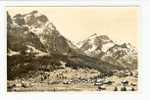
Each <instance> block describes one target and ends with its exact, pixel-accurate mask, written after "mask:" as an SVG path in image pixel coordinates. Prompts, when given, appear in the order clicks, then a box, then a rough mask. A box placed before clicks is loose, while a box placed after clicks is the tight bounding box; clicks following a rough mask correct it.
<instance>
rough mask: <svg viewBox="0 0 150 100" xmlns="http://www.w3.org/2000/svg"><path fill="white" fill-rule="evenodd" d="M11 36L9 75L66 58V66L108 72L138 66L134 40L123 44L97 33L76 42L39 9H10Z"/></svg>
mask: <svg viewBox="0 0 150 100" xmlns="http://www.w3.org/2000/svg"><path fill="white" fill-rule="evenodd" d="M7 39H8V40H7V44H8V45H7V55H8V77H12V75H13V76H15V75H16V76H17V75H18V74H19V73H23V72H25V73H28V70H37V69H38V68H39V67H40V65H41V64H44V65H47V64H51V65H56V66H60V65H61V64H62V62H63V64H65V66H66V67H72V68H78V67H88V68H95V69H98V70H99V71H101V72H104V73H110V72H113V70H124V69H135V68H137V52H136V49H135V48H134V47H133V46H132V45H131V44H130V43H124V44H121V45H119V44H116V43H115V42H113V41H112V40H111V39H110V38H109V37H108V36H106V35H97V34H96V33H94V34H93V35H91V36H90V37H88V38H87V39H85V40H83V41H80V42H79V43H77V44H73V43H72V42H71V40H68V39H67V38H65V37H64V36H63V35H61V33H60V32H59V31H58V30H57V28H56V26H55V25H53V23H51V22H50V21H49V19H48V18H47V17H46V16H45V15H43V14H40V13H39V12H38V11H32V12H29V13H26V14H17V15H15V16H10V15H9V13H8V12H7ZM27 66H30V68H29V67H27ZM31 67H32V68H31ZM53 67H54V66H53ZM20 69H22V70H20ZM23 69H26V71H24V70H23ZM56 69H57V68H56ZM18 71H19V72H18ZM16 72H18V74H17V73H16Z"/></svg>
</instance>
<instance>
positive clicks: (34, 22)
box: [7, 11, 77, 55]
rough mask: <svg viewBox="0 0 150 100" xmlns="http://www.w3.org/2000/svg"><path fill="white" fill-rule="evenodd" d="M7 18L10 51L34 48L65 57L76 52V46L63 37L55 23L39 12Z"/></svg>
mask: <svg viewBox="0 0 150 100" xmlns="http://www.w3.org/2000/svg"><path fill="white" fill-rule="evenodd" d="M7 18H8V28H9V29H8V30H9V32H8V48H9V47H10V49H13V50H15V51H16V50H17V51H19V49H21V48H28V47H32V48H35V49H38V50H40V51H44V52H47V53H48V54H51V53H60V54H64V55H66V54H71V53H75V52H76V50H75V49H77V48H76V46H75V45H73V44H72V43H71V42H70V41H69V40H68V39H66V38H65V37H64V36H62V35H61V34H60V33H59V32H58V30H57V29H56V27H55V26H54V25H53V23H51V22H50V21H49V20H48V18H47V17H46V16H45V15H42V14H40V13H39V12H38V11H32V12H30V13H27V14H23V15H21V14H17V15H15V16H14V17H13V18H11V17H10V15H9V14H8V17H7ZM14 45H16V46H15V47H14ZM17 45H18V46H17ZM21 45H22V46H21ZM32 48H31V49H32Z"/></svg>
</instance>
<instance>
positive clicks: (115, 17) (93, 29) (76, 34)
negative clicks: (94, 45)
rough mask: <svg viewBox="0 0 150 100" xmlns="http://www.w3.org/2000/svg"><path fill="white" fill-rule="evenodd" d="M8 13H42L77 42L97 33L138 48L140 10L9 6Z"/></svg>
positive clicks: (130, 8)
mask: <svg viewBox="0 0 150 100" xmlns="http://www.w3.org/2000/svg"><path fill="white" fill-rule="evenodd" d="M7 10H8V12H9V13H10V15H11V16H14V15H15V14H18V13H21V14H24V13H28V12H31V11H33V10H38V11H39V12H40V13H42V14H44V15H46V16H47V17H48V19H49V21H50V22H52V23H53V24H54V25H55V26H56V28H57V30H58V31H59V32H60V33H61V34H62V35H64V36H65V37H66V38H68V39H70V40H71V41H73V42H76V43H77V42H79V41H82V40H84V39H86V38H87V37H89V36H90V35H92V34H94V33H97V34H99V35H108V36H109V37H110V38H111V39H112V40H114V41H118V42H130V43H131V44H132V45H133V46H135V47H136V48H137V47H138V38H139V8H138V7H7Z"/></svg>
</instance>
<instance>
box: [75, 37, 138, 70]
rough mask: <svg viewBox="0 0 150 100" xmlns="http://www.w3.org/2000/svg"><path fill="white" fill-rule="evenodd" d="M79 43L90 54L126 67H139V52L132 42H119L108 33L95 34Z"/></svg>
mask: <svg viewBox="0 0 150 100" xmlns="http://www.w3.org/2000/svg"><path fill="white" fill-rule="evenodd" d="M77 45H78V47H80V49H81V50H83V51H84V52H85V53H86V54H87V55H88V56H91V57H95V58H98V59H100V60H102V61H105V62H108V63H110V64H113V65H117V66H122V67H124V68H136V67H137V52H136V49H135V48H134V47H133V46H132V45H131V44H130V43H123V44H117V43H115V42H113V41H112V40H111V39H110V38H109V37H108V36H106V35H97V34H93V35H91V36H90V37H89V38H88V39H86V40H84V41H81V42H79V43H78V44H77Z"/></svg>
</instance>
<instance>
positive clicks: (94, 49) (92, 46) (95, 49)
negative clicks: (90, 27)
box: [77, 33, 115, 57]
mask: <svg viewBox="0 0 150 100" xmlns="http://www.w3.org/2000/svg"><path fill="white" fill-rule="evenodd" d="M114 45H115V43H114V42H113V41H112V40H110V38H109V37H108V36H106V35H97V34H96V33H95V34H93V35H91V36H90V37H88V38H87V39H85V40H84V41H81V42H79V43H77V46H78V47H79V48H80V49H81V50H82V51H84V52H85V53H86V54H87V55H88V56H92V57H95V56H100V55H101V54H103V53H105V52H106V51H107V50H108V49H109V48H110V47H112V46H114Z"/></svg>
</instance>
